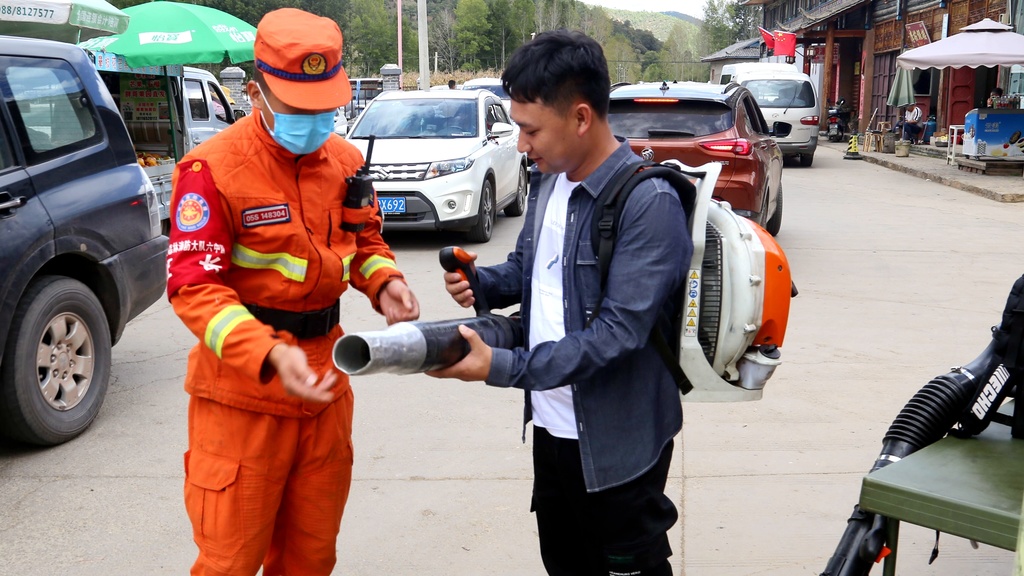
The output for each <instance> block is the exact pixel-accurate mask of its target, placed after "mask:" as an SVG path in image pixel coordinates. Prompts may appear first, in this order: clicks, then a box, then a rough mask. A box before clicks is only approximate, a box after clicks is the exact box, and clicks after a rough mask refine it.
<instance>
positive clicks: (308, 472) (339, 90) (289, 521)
mask: <svg viewBox="0 0 1024 576" xmlns="http://www.w3.org/2000/svg"><path fill="white" fill-rule="evenodd" d="M255 65H256V73H255V75H254V79H253V80H252V81H250V82H249V83H248V86H247V92H248V95H249V97H250V100H251V102H252V103H253V107H254V108H256V111H255V112H256V113H254V114H250V115H248V116H245V117H244V118H242V119H240V120H239V121H238V122H236V123H235V124H234V125H233V126H232V127H230V128H229V129H227V130H225V131H223V132H221V133H220V134H218V135H217V136H215V137H214V138H212V139H210V140H209V141H207V142H206V143H204V144H203V145H201V146H199V147H197V148H196V149H195V150H193V151H192V152H191V153H189V154H188V155H187V156H186V157H185V158H184V159H182V161H181V162H180V163H179V164H178V168H177V170H176V172H175V174H174V194H173V200H172V214H171V218H172V224H171V235H170V248H169V249H168V254H167V293H168V296H169V298H170V301H171V304H172V305H173V306H174V311H175V312H176V313H177V314H178V316H179V317H181V319H182V321H183V322H184V323H185V325H186V326H188V328H189V329H190V330H192V332H193V333H194V334H195V335H196V336H197V337H198V338H199V343H198V344H197V345H196V347H195V348H193V349H192V352H191V353H190V354H189V360H188V374H187V376H186V379H185V389H186V391H187V392H188V393H189V394H190V400H189V408H188V433H189V434H188V437H189V438H188V441H189V445H188V451H187V452H186V453H185V508H186V510H187V512H188V516H189V519H190V520H191V521H192V529H193V536H194V539H195V542H196V544H197V545H198V547H199V556H198V559H197V560H196V563H195V565H193V567H192V574H204V575H205V574H218V575H229V574H230V575H236V574H245V575H252V574H256V572H257V571H258V570H259V568H260V566H262V567H263V574H265V575H267V576H278V575H281V574H301V575H317V574H323V575H326V574H330V573H331V571H332V569H333V567H334V565H335V562H336V552H335V550H336V541H337V536H338V531H339V529H340V524H341V517H342V511H343V510H344V507H345V501H346V499H347V497H348V492H349V485H350V483H351V479H352V442H351V432H352V390H351V388H350V387H349V383H348V379H347V377H346V376H344V375H342V374H340V373H339V372H337V371H336V370H335V369H334V367H333V363H332V356H331V349H332V346H333V344H334V341H335V340H337V339H338V338H339V337H340V336H341V335H342V330H341V327H340V325H339V323H338V322H339V305H338V301H339V298H340V297H341V294H342V293H343V292H345V290H346V289H347V288H348V287H349V284H351V285H352V286H353V287H354V288H355V289H357V290H359V291H360V292H363V293H364V294H366V295H367V297H368V298H369V300H370V303H371V304H372V306H373V307H374V308H375V309H376V310H377V311H378V312H381V313H382V314H383V315H384V316H385V317H386V319H387V322H388V323H389V324H391V323H393V322H397V321H405V320H415V319H416V318H418V317H419V304H418V303H417V301H416V298H415V296H414V295H413V293H412V291H411V290H410V289H409V287H408V286H407V284H406V283H405V280H404V277H403V276H402V273H401V272H399V270H398V268H397V267H396V265H395V258H394V255H393V254H392V252H391V251H390V249H389V248H388V246H387V244H385V243H384V241H383V239H382V238H381V236H380V226H381V219H380V215H379V212H377V208H376V202H375V198H374V197H373V190H372V187H370V186H369V185H368V184H367V185H364V186H359V185H358V183H356V182H353V181H351V180H349V181H347V180H346V179H347V178H349V177H351V176H353V175H354V174H355V172H356V170H357V169H358V168H359V167H360V166H361V165H362V163H363V159H362V156H361V155H360V153H359V151H358V150H356V149H355V148H354V147H353V146H351V145H350V144H348V143H347V142H345V141H344V140H343V139H341V138H340V137H338V136H336V135H333V128H334V114H335V111H336V110H337V109H338V107H339V106H343V105H344V104H345V103H346V102H348V101H349V100H350V99H351V95H352V94H351V89H350V88H349V81H348V77H347V75H346V74H345V70H344V68H342V35H341V31H340V30H339V29H338V26H337V24H335V23H334V22H333V21H331V20H328V19H326V18H321V17H318V16H314V15H313V14H309V13H307V12H303V11H301V10H296V9H293V8H284V9H280V10H276V11H273V12H270V13H268V14H267V15H266V16H265V17H264V18H263V19H262V20H261V21H260V23H259V26H258V27H257V32H256V42H255Z"/></svg>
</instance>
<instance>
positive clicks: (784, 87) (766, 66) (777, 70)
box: [723, 62, 821, 166]
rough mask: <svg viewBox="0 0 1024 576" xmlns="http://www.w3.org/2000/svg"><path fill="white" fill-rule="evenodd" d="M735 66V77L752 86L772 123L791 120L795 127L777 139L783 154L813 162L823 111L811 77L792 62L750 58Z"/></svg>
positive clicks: (751, 88)
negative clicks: (752, 60)
mask: <svg viewBox="0 0 1024 576" xmlns="http://www.w3.org/2000/svg"><path fill="white" fill-rule="evenodd" d="M733 66H734V68H733V69H732V70H731V81H732V82H736V83H738V84H741V85H742V86H744V87H745V88H746V89H747V90H750V93H751V94H753V95H754V99H755V100H757V104H758V105H759V106H760V107H761V113H762V114H763V115H764V119H765V120H766V121H767V122H768V125H769V126H771V125H772V124H773V123H775V122H787V123H789V124H790V125H791V126H792V127H793V130H792V131H791V132H790V133H789V136H786V137H784V138H776V139H775V140H776V141H777V142H778V143H779V148H780V149H781V150H782V154H783V156H786V157H790V158H795V157H799V158H800V164H801V165H802V166H810V165H811V164H812V163H813V162H814V151H815V150H816V149H817V148H818V122H819V119H820V114H821V106H820V103H819V101H818V95H817V94H816V93H815V92H814V84H813V83H812V82H811V77H810V76H808V75H807V74H804V73H803V72H800V71H799V70H797V68H796V66H793V65H791V64H782V63H776V62H750V63H744V64H735V65H733ZM723 75H724V70H723Z"/></svg>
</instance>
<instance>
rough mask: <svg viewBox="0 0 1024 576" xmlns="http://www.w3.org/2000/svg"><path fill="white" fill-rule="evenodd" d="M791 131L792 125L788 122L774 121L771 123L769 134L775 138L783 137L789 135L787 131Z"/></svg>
mask: <svg viewBox="0 0 1024 576" xmlns="http://www.w3.org/2000/svg"><path fill="white" fill-rule="evenodd" d="M792 131H793V125H792V124H790V123H789V122H775V123H774V124H772V130H771V132H769V134H770V135H772V136H775V137H776V138H785V137H786V136H789V133H790V132H792Z"/></svg>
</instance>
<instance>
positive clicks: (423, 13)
mask: <svg viewBox="0 0 1024 576" xmlns="http://www.w3.org/2000/svg"><path fill="white" fill-rule="evenodd" d="M416 20H417V21H418V22H417V24H418V26H417V27H416V29H417V31H418V33H419V40H420V90H430V52H428V50H427V0H416Z"/></svg>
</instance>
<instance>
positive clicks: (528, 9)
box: [509, 0, 537, 44]
mask: <svg viewBox="0 0 1024 576" xmlns="http://www.w3.org/2000/svg"><path fill="white" fill-rule="evenodd" d="M509 18H511V20H512V25H513V29H514V31H515V34H516V36H517V40H518V41H519V44H524V43H526V41H527V40H530V39H531V38H532V34H533V33H534V32H537V19H536V13H535V12H534V0H512V11H511V13H510V14H509Z"/></svg>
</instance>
